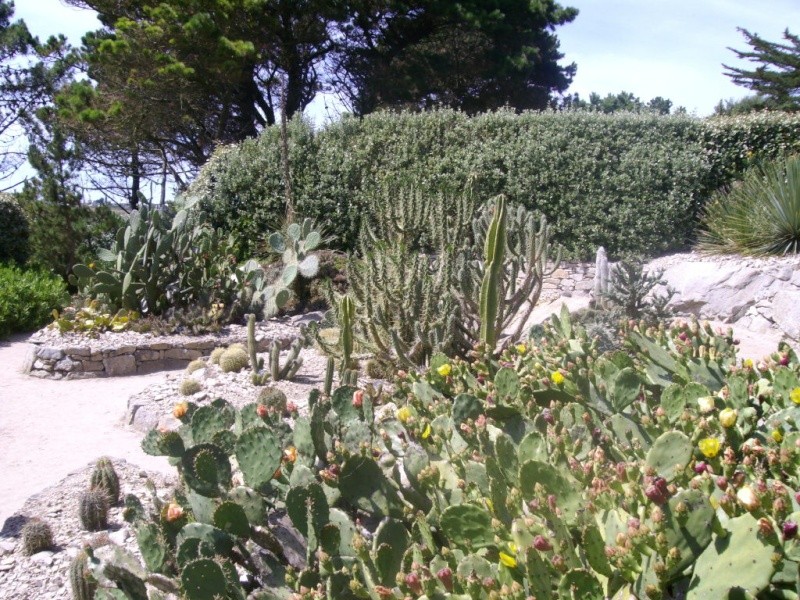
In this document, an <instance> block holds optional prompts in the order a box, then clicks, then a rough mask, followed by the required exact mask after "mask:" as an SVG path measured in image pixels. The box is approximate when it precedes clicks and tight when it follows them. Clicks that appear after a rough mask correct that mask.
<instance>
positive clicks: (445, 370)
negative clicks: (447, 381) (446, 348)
mask: <svg viewBox="0 0 800 600" xmlns="http://www.w3.org/2000/svg"><path fill="white" fill-rule="evenodd" d="M452 370H453V368H452V367H451V366H450V363H444V364H443V365H442V366H441V367H439V368H438V369H436V372H437V373H438V374H439V375H441V376H442V377H447V376H448V375H450V372H451V371H452Z"/></svg>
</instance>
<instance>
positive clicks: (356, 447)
mask: <svg viewBox="0 0 800 600" xmlns="http://www.w3.org/2000/svg"><path fill="white" fill-rule="evenodd" d="M621 335H622V337H623V338H624V339H625V348H627V349H628V351H627V352H626V351H614V352H611V353H602V352H600V351H599V349H598V347H597V344H596V340H592V339H590V338H589V337H588V336H587V335H586V333H585V331H583V329H582V328H581V327H580V326H579V325H576V324H575V323H573V322H572V321H571V319H570V316H569V314H568V313H567V312H566V311H564V312H562V314H561V315H560V316H558V317H555V318H553V319H552V320H551V321H550V322H548V323H547V324H546V326H545V327H544V328H543V330H542V331H541V332H540V335H539V336H538V337H537V339H531V340H526V341H525V342H520V343H517V344H514V345H512V346H509V347H508V348H506V349H505V350H503V351H502V352H501V353H500V354H499V355H497V356H493V355H491V354H487V353H483V352H478V353H476V354H475V355H474V357H473V359H472V360H464V359H460V358H449V357H447V356H445V355H441V354H434V355H432V356H431V358H430V366H429V369H428V370H426V371H424V372H412V373H409V374H398V375H397V377H396V378H395V380H394V382H393V383H394V384H393V386H392V391H391V392H384V391H382V390H373V389H359V388H357V387H350V386H342V387H338V388H336V389H327V390H325V393H319V392H313V393H312V394H311V395H310V397H309V403H308V411H307V413H306V414H304V415H296V417H295V419H294V423H293V427H289V426H288V423H287V422H285V421H284V417H285V413H282V412H280V411H278V410H262V409H261V408H260V407H262V406H263V407H266V406H267V404H256V403H254V404H251V405H248V406H245V407H243V408H241V409H236V408H234V407H233V406H232V405H230V404H228V403H226V402H224V401H222V400H217V401H215V402H213V403H212V404H210V405H207V406H202V407H200V406H196V405H194V404H192V403H186V404H185V406H181V410H180V411H177V412H176V414H177V415H178V416H179V418H180V420H181V422H182V425H181V427H180V429H179V430H178V431H177V432H169V433H168V432H159V431H157V430H154V431H152V432H150V433H149V434H148V435H147V437H146V438H145V440H144V442H143V448H144V449H145V450H146V451H147V452H148V453H151V454H156V455H163V456H168V457H170V460H171V461H172V462H173V464H175V465H177V468H178V470H179V472H180V475H181V478H180V481H181V487H180V488H179V489H178V490H176V492H175V495H174V497H173V498H172V499H171V500H169V501H165V500H163V499H162V498H160V497H159V496H158V495H156V494H153V499H152V502H153V506H154V508H153V510H152V512H150V513H148V512H146V511H145V510H144V508H143V505H142V503H141V502H140V501H139V500H138V499H136V498H134V497H132V496H129V497H128V498H126V512H125V514H126V518H128V519H129V520H130V521H131V523H132V525H133V528H134V530H135V531H136V539H137V541H138V543H139V547H140V549H141V554H142V557H143V559H144V563H145V568H142V566H141V565H140V564H139V563H137V562H136V561H135V560H134V559H133V557H132V556H129V555H127V554H126V553H125V552H124V551H123V550H121V549H115V550H114V552H113V553H112V552H110V551H109V552H108V553H106V554H103V555H101V556H94V557H92V558H91V559H90V560H88V562H87V564H88V567H87V568H88V569H89V570H90V571H91V573H92V574H93V577H94V579H95V580H96V581H98V582H101V583H100V585H101V586H106V587H111V586H117V587H119V588H121V589H134V588H136V589H143V588H144V587H145V586H147V587H148V588H150V589H155V590H158V591H159V592H160V593H163V594H174V595H179V596H183V597H186V598H190V599H194V598H208V597H212V596H214V595H216V596H219V597H232V598H244V597H252V598H259V597H262V598H282V597H295V598H303V599H305V598H308V599H312V598H314V599H322V598H325V599H343V600H350V599H352V600H355V599H357V598H376V599H382V598H406V597H410V598H428V599H433V598H441V599H443V600H447V599H450V600H462V599H469V600H490V599H495V598H510V599H512V600H524V599H527V598H530V597H536V598H598V599H599V598H639V599H645V598H647V599H649V598H659V599H663V600H672V599H677V598H686V599H687V600H700V599H702V598H726V597H734V596H736V597H753V598H773V597H783V598H786V597H788V598H791V597H794V596H793V595H792V594H794V593H796V591H795V590H796V589H797V585H798V564H800V546H798V543H799V542H798V539H797V529H798V522H799V521H800V471H798V468H797V465H798V464H800V447H798V440H800V430H798V422H799V421H798V418H799V417H800V413H798V410H800V408H798V407H800V362H799V361H798V359H797V356H796V355H795V354H794V353H793V352H792V351H791V350H790V349H789V348H788V347H787V346H783V347H781V348H780V349H779V351H778V352H776V353H775V354H773V355H772V356H771V357H768V358H766V359H765V360H764V361H763V362H762V363H760V364H751V363H749V362H746V361H745V362H743V363H739V362H737V361H736V360H735V350H734V348H735V346H734V345H733V343H732V342H733V341H732V340H730V339H728V338H726V337H725V336H724V335H718V334H716V333H714V332H712V331H710V330H709V329H707V328H706V327H704V326H701V325H699V324H696V323H677V324H675V325H674V326H672V327H664V328H652V327H647V326H646V324H627V325H626V326H625V329H624V330H623V331H622V332H621ZM701 348H704V350H700V349H701ZM328 365H329V368H328V371H329V377H328V378H329V379H330V381H331V382H330V384H328V385H329V386H330V388H333V384H332V380H333V371H334V370H335V360H334V359H331V360H329V362H328ZM717 375H719V379H718V378H717ZM268 390H269V388H265V392H267V391H268ZM269 393H271V392H269ZM269 402H272V400H270V401H269ZM284 514H285V515H286V517H287V518H288V519H289V521H290V522H291V524H292V526H293V528H294V530H296V531H297V532H298V535H299V536H300V538H301V540H302V548H301V550H300V553H299V556H296V555H294V554H291V553H289V552H284V542H285V541H286V540H285V539H284V538H282V537H281V536H282V535H283V534H282V533H281V531H285V527H284V526H278V525H276V523H279V522H280V517H281V516H282V515H284ZM98 553H99V551H98Z"/></svg>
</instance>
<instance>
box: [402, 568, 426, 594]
mask: <svg viewBox="0 0 800 600" xmlns="http://www.w3.org/2000/svg"><path fill="white" fill-rule="evenodd" d="M405 583H406V585H407V586H408V588H409V589H410V590H411V592H412V593H414V594H416V595H417V596H421V595H422V583H421V582H420V579H419V575H417V574H416V573H409V574H408V575H406V577H405Z"/></svg>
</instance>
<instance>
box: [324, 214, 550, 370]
mask: <svg viewBox="0 0 800 600" xmlns="http://www.w3.org/2000/svg"><path fill="white" fill-rule="evenodd" d="M461 204H462V203H458V206H461ZM467 204H468V205H469V206H473V205H472V204H469V203H467ZM465 206H466V205H465ZM459 214H460V217H459V218H456V219H454V220H453V221H452V223H451V227H450V229H446V228H444V229H443V231H441V232H439V233H438V234H436V235H433V236H432V242H434V243H435V244H437V245H436V246H435V247H434V249H433V252H432V253H431V254H424V253H421V252H420V249H419V248H415V247H414V246H413V245H411V244H410V243H409V240H408V239H407V237H408V236H406V235H405V233H404V232H403V231H400V232H395V233H394V234H393V233H392V228H391V227H388V226H386V227H383V228H382V230H383V232H384V234H385V235H387V236H389V237H387V238H385V239H376V235H375V234H373V233H369V235H367V236H365V238H364V239H363V240H362V247H361V253H360V256H358V257H355V256H354V257H350V259H349V261H348V265H347V279H348V282H349V284H350V290H349V292H348V295H347V301H348V302H350V304H349V305H345V304H343V303H344V302H345V298H343V297H337V295H336V294H334V293H333V291H332V290H330V289H329V291H328V299H329V303H330V304H331V305H332V306H335V307H336V310H334V311H332V313H331V315H330V316H331V319H332V320H334V321H335V322H336V324H337V325H338V326H339V328H340V331H341V333H342V336H341V339H340V342H339V344H337V345H335V346H336V347H335V348H331V347H330V346H331V344H326V343H325V341H324V340H322V339H321V338H320V337H319V336H318V339H317V341H318V343H319V344H320V346H321V347H322V348H323V350H325V351H326V352H329V353H332V354H335V355H337V356H342V355H343V354H344V344H345V341H352V340H353V339H355V340H356V341H357V343H358V344H359V346H360V347H361V348H364V349H366V350H368V351H369V352H371V353H372V354H373V355H374V356H375V357H376V358H377V359H379V360H381V361H384V362H394V363H399V364H400V365H402V366H403V367H404V368H415V367H417V366H419V365H424V364H425V363H426V362H427V361H428V360H429V359H430V357H431V356H432V355H433V354H434V353H436V352H443V353H446V354H448V355H459V356H462V357H463V356H466V355H467V354H468V353H469V352H470V351H472V350H473V348H474V347H475V346H476V345H481V347H482V348H483V349H484V351H486V352H488V353H490V354H493V355H498V354H500V353H501V352H502V351H503V350H504V349H505V348H507V347H509V346H511V345H513V344H515V343H517V342H518V341H519V339H520V338H521V336H522V334H523V331H522V329H523V326H524V323H525V321H526V320H527V317H528V316H529V315H530V314H531V312H532V311H533V309H534V307H535V306H536V303H537V302H538V299H539V295H540V293H541V288H542V283H543V279H544V277H545V276H547V274H548V273H550V272H551V270H552V269H555V268H557V266H558V263H559V260H560V255H559V254H558V253H556V256H554V257H551V256H550V250H551V246H552V243H551V231H550V227H549V226H548V224H547V222H546V220H544V219H543V218H542V219H539V218H537V216H536V215H535V214H533V213H532V212H530V211H528V210H526V209H524V208H523V207H519V206H517V207H506V204H505V200H504V199H503V198H498V200H497V201H496V202H495V203H494V211H491V210H490V209H488V208H486V209H483V210H481V211H478V212H477V213H476V214H474V215H473V214H472V213H470V214H469V215H468V217H466V218H462V217H464V215H463V214H461V213H459ZM367 231H369V230H367ZM432 231H438V230H437V229H434V230H432ZM412 237H413V236H412ZM414 239H416V238H414ZM481 248H482V249H483V254H481V252H480V249H481ZM551 258H552V260H551ZM346 309H347V310H346ZM348 319H349V324H348ZM349 331H352V334H351V335H349V336H346V335H345V332H349Z"/></svg>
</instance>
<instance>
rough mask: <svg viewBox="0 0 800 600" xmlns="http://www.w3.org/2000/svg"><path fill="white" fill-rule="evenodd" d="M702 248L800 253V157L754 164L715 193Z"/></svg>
mask: <svg viewBox="0 0 800 600" xmlns="http://www.w3.org/2000/svg"><path fill="white" fill-rule="evenodd" d="M698 248H699V249H700V250H701V251H704V252H709V253H713V254H746V255H753V256H767V255H786V254H798V253H800V156H791V157H788V158H785V159H783V160H779V161H773V162H767V163H764V164H761V165H758V166H756V167H753V168H752V169H750V170H748V171H747V172H746V173H745V174H744V178H743V179H742V181H741V182H738V183H736V184H734V185H733V186H732V187H731V188H730V189H728V190H722V191H720V192H718V193H717V194H716V195H715V196H714V197H712V199H711V201H710V202H709V204H708V206H707V207H706V210H705V214H704V215H703V217H702V229H701V231H700V234H699V239H698Z"/></svg>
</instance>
